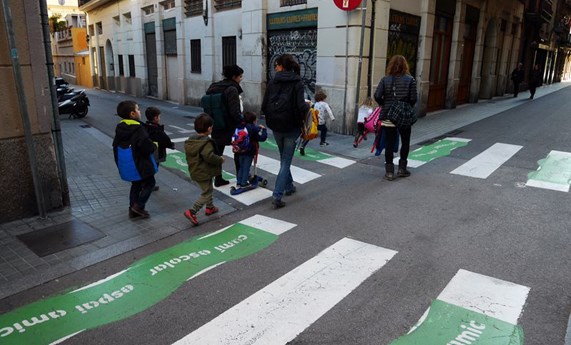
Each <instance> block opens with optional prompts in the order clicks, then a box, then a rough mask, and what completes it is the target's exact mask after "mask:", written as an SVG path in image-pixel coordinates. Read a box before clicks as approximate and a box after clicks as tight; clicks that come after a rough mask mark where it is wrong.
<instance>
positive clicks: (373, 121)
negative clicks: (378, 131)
mask: <svg viewBox="0 0 571 345" xmlns="http://www.w3.org/2000/svg"><path fill="white" fill-rule="evenodd" d="M380 114H381V107H376V108H375V110H373V112H372V113H371V115H369V116H367V117H366V118H365V122H364V123H365V129H366V130H367V131H368V132H370V133H374V132H375V126H376V125H377V122H378V121H379V115H380Z"/></svg>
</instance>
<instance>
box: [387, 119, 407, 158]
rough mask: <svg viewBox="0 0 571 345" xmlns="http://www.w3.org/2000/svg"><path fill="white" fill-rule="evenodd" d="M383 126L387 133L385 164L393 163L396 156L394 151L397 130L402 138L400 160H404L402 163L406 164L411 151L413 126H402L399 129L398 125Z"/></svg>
mask: <svg viewBox="0 0 571 345" xmlns="http://www.w3.org/2000/svg"><path fill="white" fill-rule="evenodd" d="M383 128H384V129H385V135H386V140H385V164H393V160H394V157H395V153H394V152H393V151H394V145H395V139H396V138H395V137H396V135H397V130H398V133H399V134H400V140H401V147H400V162H403V163H402V164H406V163H407V159H408V152H409V151H410V132H411V127H400V128H398V129H397V127H388V126H385V127H383Z"/></svg>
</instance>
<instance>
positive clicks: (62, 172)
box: [40, 1, 70, 206]
mask: <svg viewBox="0 0 571 345" xmlns="http://www.w3.org/2000/svg"><path fill="white" fill-rule="evenodd" d="M40 17H41V18H42V19H41V23H42V33H43V36H44V50H45V54H46V67H47V70H48V81H49V84H48V85H49V88H50V95H51V99H52V136H53V140H54V142H55V155H56V160H57V163H58V164H57V167H58V175H59V180H60V185H61V188H62V199H63V205H64V206H69V205H70V202H69V188H68V185H67V174H66V169H65V157H64V154H63V152H64V151H63V141H62V138H61V126H60V121H59V110H58V107H57V104H58V102H57V93H56V88H55V85H54V80H55V79H54V70H53V68H54V61H53V57H52V49H51V46H50V29H49V25H48V7H47V4H46V2H45V1H40Z"/></svg>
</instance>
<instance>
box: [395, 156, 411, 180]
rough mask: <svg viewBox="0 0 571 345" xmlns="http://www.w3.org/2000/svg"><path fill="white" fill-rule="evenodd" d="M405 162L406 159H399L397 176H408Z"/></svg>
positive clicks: (408, 172)
mask: <svg viewBox="0 0 571 345" xmlns="http://www.w3.org/2000/svg"><path fill="white" fill-rule="evenodd" d="M406 164H407V161H406V160H402V159H401V160H399V170H398V171H397V175H399V177H409V176H410V171H408V170H406Z"/></svg>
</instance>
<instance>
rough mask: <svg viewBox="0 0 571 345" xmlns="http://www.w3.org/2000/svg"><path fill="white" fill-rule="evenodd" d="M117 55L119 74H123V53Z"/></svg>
mask: <svg viewBox="0 0 571 345" xmlns="http://www.w3.org/2000/svg"><path fill="white" fill-rule="evenodd" d="M117 57H118V58H119V75H120V76H124V75H125V68H124V67H123V55H117Z"/></svg>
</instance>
